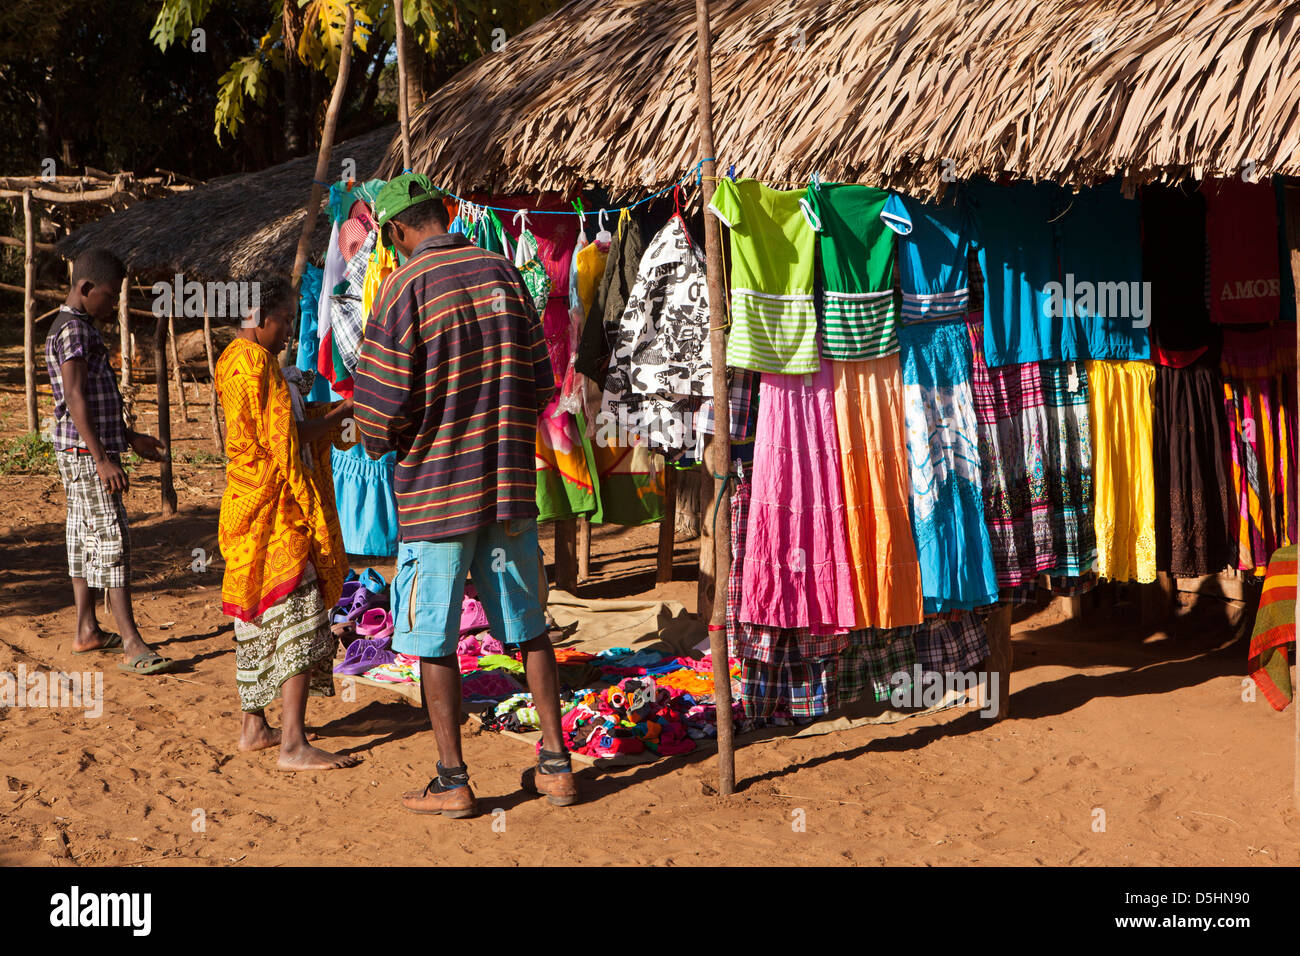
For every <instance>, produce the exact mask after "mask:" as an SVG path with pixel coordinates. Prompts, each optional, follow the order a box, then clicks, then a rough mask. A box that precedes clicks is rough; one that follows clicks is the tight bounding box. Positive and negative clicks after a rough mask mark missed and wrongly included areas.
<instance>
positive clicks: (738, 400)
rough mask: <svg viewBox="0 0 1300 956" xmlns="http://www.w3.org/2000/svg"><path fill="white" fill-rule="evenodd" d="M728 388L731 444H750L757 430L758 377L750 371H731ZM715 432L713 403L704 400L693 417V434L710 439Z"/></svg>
mask: <svg viewBox="0 0 1300 956" xmlns="http://www.w3.org/2000/svg"><path fill="white" fill-rule="evenodd" d="M731 376H732V377H731V387H730V389H729V390H728V392H727V403H728V404H729V405H730V406H731V440H732V441H735V442H745V441H749V440H750V439H751V438H753V437H754V432H755V430H756V429H757V428H758V373H757V372H751V371H750V370H749V369H744V368H737V369H732V370H731ZM713 428H714V418H713V399H711V398H706V399H705V400H704V402H703V404H701V405H700V410H699V412H697V413H696V416H695V432H696V434H699V435H712V434H713Z"/></svg>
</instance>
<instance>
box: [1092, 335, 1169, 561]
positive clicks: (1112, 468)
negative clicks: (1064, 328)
mask: <svg viewBox="0 0 1300 956" xmlns="http://www.w3.org/2000/svg"><path fill="white" fill-rule="evenodd" d="M1155 378H1156V370H1155V366H1153V365H1152V364H1151V363H1150V362H1117V361H1100V360H1099V361H1093V362H1089V363H1088V399H1089V404H1090V406H1091V407H1090V408H1089V411H1090V413H1091V425H1092V454H1093V462H1092V481H1093V486H1092V503H1093V520H1094V522H1095V525H1096V529H1097V574H1099V575H1100V576H1101V577H1104V578H1109V579H1111V580H1112V581H1138V582H1141V583H1143V584H1146V583H1149V582H1151V581H1154V580H1155V579H1156V527H1155V515H1156V509H1155V500H1156V486H1155V468H1154V464H1153V461H1152V440H1151V412H1152V388H1153V386H1154V384H1155Z"/></svg>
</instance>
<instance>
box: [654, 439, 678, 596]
mask: <svg viewBox="0 0 1300 956" xmlns="http://www.w3.org/2000/svg"><path fill="white" fill-rule="evenodd" d="M676 541H677V469H676V468H674V467H673V466H672V465H670V464H668V463H667V462H665V463H664V516H663V518H661V519H660V521H659V558H658V560H657V561H656V563H655V584H667V583H668V582H669V581H671V580H672V579H673V545H674V544H675V543H676Z"/></svg>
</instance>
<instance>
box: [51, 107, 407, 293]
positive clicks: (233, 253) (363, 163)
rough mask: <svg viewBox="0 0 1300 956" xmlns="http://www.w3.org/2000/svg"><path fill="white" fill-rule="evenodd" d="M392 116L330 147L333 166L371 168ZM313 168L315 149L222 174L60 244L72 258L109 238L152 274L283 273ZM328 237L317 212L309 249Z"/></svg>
mask: <svg viewBox="0 0 1300 956" xmlns="http://www.w3.org/2000/svg"><path fill="white" fill-rule="evenodd" d="M395 128H396V127H395V126H394V125H392V124H389V125H387V126H383V127H380V128H379V129H376V130H373V131H371V132H369V133H366V134H364V135H362V136H357V137H354V138H353V139H350V140H347V141H345V142H342V143H339V144H337V145H336V146H335V147H334V150H333V154H332V156H331V161H330V168H331V169H334V170H337V169H339V168H340V164H341V163H343V162H344V161H346V160H349V159H350V160H352V162H353V163H354V164H355V167H356V173H357V175H358V177H359V178H366V177H368V176H370V175H372V174H373V173H374V171H375V169H376V168H377V167H378V166H379V161H380V159H381V157H382V156H383V153H384V148H385V147H386V146H387V145H388V142H389V140H391V139H392V138H393V134H394V131H395ZM315 172H316V157H315V156H299V157H298V158H297V159H291V160H289V161H288V162H286V163H281V164H280V165H278V166H272V167H270V168H269V169H264V170H261V171H259V172H255V173H241V174H239V175H236V176H223V177H222V178H220V179H214V180H212V181H211V182H209V183H207V184H206V185H204V186H196V187H195V188H194V189H192V190H190V191H189V192H185V193H181V194H178V195H175V196H169V197H167V198H165V199H157V200H150V201H147V202H140V203H136V204H135V205H132V206H130V207H128V208H127V209H124V210H122V211H120V212H115V213H112V214H110V215H108V216H105V217H104V218H103V219H100V220H99V221H97V222H93V223H90V224H88V225H86V226H83V227H81V228H80V229H78V230H76V231H75V232H73V233H72V234H71V235H70V236H68V237H66V238H65V239H64V240H63V241H62V242H60V243H59V244H58V245H57V247H56V248H57V250H58V252H59V253H60V254H62V255H64V256H66V257H68V258H72V257H74V256H76V255H77V253H79V252H81V251H82V250H83V249H89V248H91V247H92V246H106V247H108V248H109V249H112V250H113V251H114V252H116V253H117V254H118V256H120V257H121V258H122V260H123V261H124V262H125V263H126V265H127V267H128V268H129V269H130V270H131V273H132V275H133V276H136V277H138V278H139V279H140V280H142V281H147V282H151V281H154V280H159V279H169V278H170V277H171V276H172V275H174V274H175V273H177V272H180V273H184V274H185V276H186V277H187V278H193V279H201V280H202V279H211V280H226V279H241V278H246V277H247V276H249V275H251V274H252V273H254V272H256V271H258V270H259V269H274V270H277V271H280V272H283V273H286V274H287V273H288V272H289V271H290V270H291V269H292V268H293V257H294V251H295V248H296V246H297V242H298V236H299V234H300V233H301V232H302V217H303V209H304V207H305V206H306V205H307V196H308V193H309V192H310V190H311V181H312V178H313V177H314V176H315ZM328 241H329V222H328V218H327V217H326V215H325V214H324V212H322V213H321V216H320V218H319V221H318V222H317V225H316V228H315V231H314V232H313V233H312V241H311V252H312V255H313V257H319V256H320V255H321V254H322V253H323V251H324V249H325V243H326V242H328Z"/></svg>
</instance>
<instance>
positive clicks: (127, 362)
mask: <svg viewBox="0 0 1300 956" xmlns="http://www.w3.org/2000/svg"><path fill="white" fill-rule="evenodd" d="M130 296H131V276H130V275H129V274H128V275H124V276H122V291H121V292H120V293H118V300H117V342H118V348H119V349H120V350H121V352H122V391H123V392H125V391H126V390H127V389H129V388H130V387H131V306H130Z"/></svg>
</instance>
